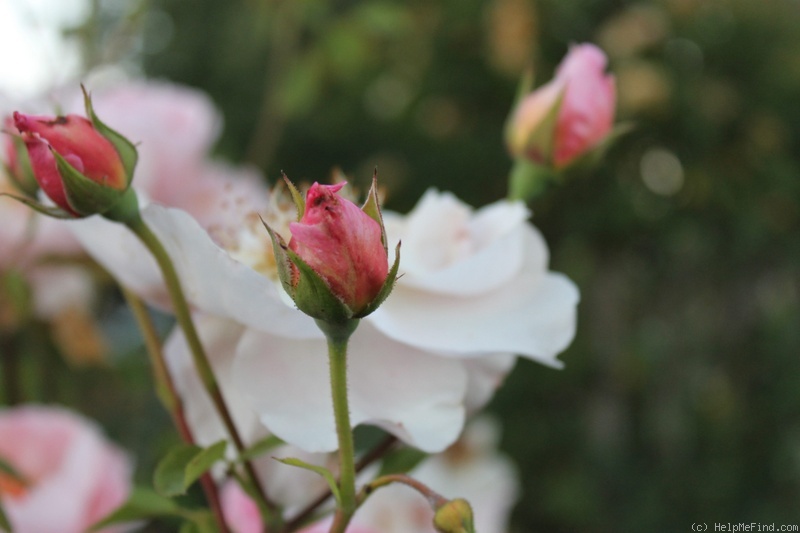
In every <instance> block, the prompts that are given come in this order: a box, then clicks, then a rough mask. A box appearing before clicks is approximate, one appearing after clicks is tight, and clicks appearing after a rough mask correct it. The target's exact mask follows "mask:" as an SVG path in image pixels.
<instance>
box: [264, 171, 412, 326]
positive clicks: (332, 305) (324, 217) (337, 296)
mask: <svg viewBox="0 0 800 533" xmlns="http://www.w3.org/2000/svg"><path fill="white" fill-rule="evenodd" d="M287 181H288V180H287ZM289 185H290V189H291V190H292V195H293V197H294V198H295V203H296V204H297V207H298V211H299V212H300V213H302V217H301V218H300V220H299V221H298V222H293V223H291V224H290V225H289V230H290V231H291V233H292V238H291V240H290V241H289V244H288V246H287V245H286V244H285V242H284V241H283V239H282V238H281V237H280V236H279V235H277V234H276V233H275V232H274V231H272V229H271V228H269V227H267V230H268V231H269V232H270V236H271V237H272V240H273V249H274V250H275V257H276V259H277V260H278V273H279V275H280V277H281V283H282V284H283V287H284V289H286V291H287V292H288V293H289V295H290V296H291V297H292V299H293V300H294V302H295V304H297V307H298V308H299V309H300V310H301V311H303V312H304V313H306V314H308V315H310V316H312V317H314V318H317V319H320V320H322V321H324V322H329V323H341V322H345V321H347V320H350V319H357V318H362V317H364V316H366V315H368V314H369V313H371V312H372V311H374V310H375V309H376V308H377V307H378V305H380V303H381V302H383V300H384V299H385V298H386V297H387V296H388V294H389V292H390V291H391V288H392V286H393V284H394V281H395V277H396V276H397V267H398V259H399V254H398V255H397V257H396V259H395V264H394V265H393V266H392V268H391V269H389V263H388V254H387V250H386V244H385V243H386V238H385V232H384V229H383V222H382V219H381V214H380V207H379V206H378V200H377V188H376V187H377V185H376V183H375V181H374V180H373V186H372V188H371V189H370V194H369V198H368V199H367V202H366V204H365V205H364V207H363V208H359V207H358V206H357V205H355V204H354V203H353V202H351V201H350V200H347V199H345V198H343V197H341V196H339V195H338V194H337V193H338V192H339V191H340V190H341V188H342V187H344V185H345V184H344V183H340V184H338V185H320V184H319V183H314V185H312V186H311V188H310V189H309V191H308V193H307V195H306V198H305V201H303V199H302V197H301V196H300V194H299V193H298V192H297V190H296V189H295V188H294V186H293V185H291V184H289Z"/></svg>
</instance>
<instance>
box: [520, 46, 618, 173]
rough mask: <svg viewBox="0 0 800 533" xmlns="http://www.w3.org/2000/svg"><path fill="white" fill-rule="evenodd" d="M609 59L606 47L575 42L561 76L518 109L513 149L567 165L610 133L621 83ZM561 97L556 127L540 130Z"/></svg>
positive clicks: (559, 165)
mask: <svg viewBox="0 0 800 533" xmlns="http://www.w3.org/2000/svg"><path fill="white" fill-rule="evenodd" d="M606 63H607V60H606V56H605V54H604V53H603V51H602V50H600V49H599V48H598V47H596V46H595V45H593V44H580V45H573V46H572V47H570V50H569V53H568V54H567V56H566V57H565V58H564V60H563V61H562V62H561V64H560V65H559V67H558V69H557V70H556V75H555V78H553V80H552V81H550V82H549V83H547V84H545V85H543V86H541V87H539V88H538V89H537V90H536V91H534V92H532V93H530V94H529V95H528V96H526V97H525V98H523V99H522V101H521V102H520V103H519V104H518V105H517V108H516V109H515V110H514V111H512V115H511V120H510V123H509V126H508V139H507V140H508V144H509V149H510V151H511V153H512V154H513V155H514V156H515V157H527V158H529V159H531V160H533V161H534V162H536V163H540V164H553V165H554V166H555V167H556V168H562V167H565V166H567V165H568V164H569V163H571V162H572V161H573V160H575V159H576V158H577V157H579V156H580V155H582V154H584V153H585V152H586V151H588V150H590V149H591V148H593V147H595V146H596V145H597V144H599V143H600V142H601V141H602V140H603V139H605V138H606V137H607V136H608V134H609V133H610V132H611V128H612V126H613V123H614V110H615V107H616V84H615V80H614V77H613V76H612V75H609V74H606V73H605V68H606ZM559 97H561V98H562V99H561V104H560V105H561V107H560V109H559V111H558V117H557V119H556V124H555V130H554V131H553V132H537V130H538V129H539V127H540V126H542V125H543V123H544V121H545V119H546V117H547V115H548V114H549V113H550V111H551V110H552V108H553V106H555V105H557V104H558V100H559ZM535 133H537V135H534V134H535ZM532 136H533V138H532ZM547 141H552V142H547ZM547 150H550V152H547Z"/></svg>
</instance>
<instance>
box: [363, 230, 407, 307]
mask: <svg viewBox="0 0 800 533" xmlns="http://www.w3.org/2000/svg"><path fill="white" fill-rule="evenodd" d="M400 244H401V243H399V242H398V243H397V246H396V247H395V249H394V264H393V265H392V268H390V269H389V273H388V274H387V275H386V280H385V281H384V282H383V286H381V290H380V291H378V294H377V295H376V296H375V298H373V299H372V301H371V302H370V303H368V304H367V306H366V307H365V308H364V309H363V310H362V311H361V312H360V313H358V315H356V316H355V318H364V317H365V316H367V315H368V314H370V313H372V312H373V311H375V310H376V309H377V308H378V307H379V306H380V305H381V304H382V303H383V302H384V300H386V298H388V297H389V294H391V292H392V289H394V282H395V281H396V280H397V271H398V269H399V268H400Z"/></svg>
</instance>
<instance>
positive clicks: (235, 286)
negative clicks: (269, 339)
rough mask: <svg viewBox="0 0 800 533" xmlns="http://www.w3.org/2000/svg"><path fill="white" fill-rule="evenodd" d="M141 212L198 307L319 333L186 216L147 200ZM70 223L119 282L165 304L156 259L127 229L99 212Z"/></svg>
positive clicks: (303, 333)
mask: <svg viewBox="0 0 800 533" xmlns="http://www.w3.org/2000/svg"><path fill="white" fill-rule="evenodd" d="M142 216H143V218H144V220H145V222H146V223H147V224H148V226H150V228H151V230H152V231H153V232H154V233H155V234H156V235H157V236H158V237H159V239H160V240H161V242H162V244H163V245H164V247H165V248H166V249H167V251H168V253H169V255H170V257H171V258H172V260H173V262H174V264H175V268H176V270H177V271H178V275H179V277H180V279H181V284H182V286H183V289H184V292H185V293H186V297H187V298H188V299H189V301H190V302H191V303H192V304H193V305H194V306H196V307H197V308H198V309H200V310H203V311H205V312H207V313H211V314H214V315H217V316H224V317H228V318H231V319H233V320H235V321H237V322H239V323H240V324H243V325H247V326H250V327H254V328H259V329H263V330H264V331H273V332H276V333H280V334H282V335H286V336H291V337H299V338H304V337H319V336H321V333H319V330H318V329H317V328H316V327H315V326H314V323H313V320H312V319H311V318H309V317H308V316H306V315H304V314H303V313H300V312H298V311H297V310H296V309H294V308H292V307H290V306H288V305H286V304H285V303H284V302H283V300H282V299H281V296H280V293H279V290H278V288H277V287H276V285H275V284H274V283H273V282H272V281H270V280H269V279H268V278H266V277H265V276H262V275H261V274H259V273H257V272H255V271H253V270H251V269H250V268H249V267H247V266H245V265H243V264H241V263H239V262H237V261H236V260H235V259H233V258H231V257H230V256H229V255H228V253H227V252H225V251H224V250H223V249H221V248H220V247H219V246H217V245H216V244H215V243H214V242H213V241H212V240H211V238H210V237H209V235H208V233H207V232H206V231H205V230H204V229H203V228H202V227H201V226H200V225H199V224H198V223H197V222H196V221H195V220H194V219H193V218H192V217H191V216H190V215H188V214H187V213H185V212H184V211H180V210H178V209H169V208H165V207H162V206H159V205H155V204H151V205H148V206H147V207H145V208H144V209H142ZM69 225H70V227H71V229H72V230H73V232H74V234H75V236H76V237H77V238H78V240H79V241H80V242H81V243H82V244H83V246H84V247H85V248H86V250H87V251H88V252H89V254H91V255H92V256H93V257H94V258H95V259H96V260H97V261H98V262H99V263H100V264H102V265H103V266H104V267H105V268H106V269H108V270H109V271H110V272H111V273H112V274H113V275H114V276H115V277H116V278H117V280H118V281H119V282H120V283H122V284H123V285H125V286H126V287H128V288H130V289H131V290H133V291H134V292H136V293H137V294H139V295H140V296H143V297H145V298H147V299H148V300H149V301H150V302H153V303H157V304H159V305H161V306H162V307H165V308H169V299H168V297H167V295H166V291H165V288H164V285H163V282H162V281H161V274H160V271H159V270H158V267H157V265H156V263H155V260H154V259H153V258H152V256H151V255H150V253H149V252H148V251H147V250H146V249H145V247H144V246H143V245H142V244H141V243H140V242H139V241H138V239H137V238H136V237H135V235H133V234H132V233H131V232H130V231H128V230H127V228H125V227H124V226H122V225H120V224H116V223H114V222H110V221H108V220H105V219H103V218H101V217H91V218H88V219H84V220H79V221H69ZM265 231H266V230H265Z"/></svg>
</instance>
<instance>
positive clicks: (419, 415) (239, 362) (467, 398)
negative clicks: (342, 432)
mask: <svg viewBox="0 0 800 533" xmlns="http://www.w3.org/2000/svg"><path fill="white" fill-rule="evenodd" d="M262 194H263V195H264V196H265V198H266V197H267V195H268V193H267V191H263V193H262ZM265 201H269V200H265ZM142 215H143V217H144V219H145V221H146V222H147V223H148V224H149V225H150V227H151V228H152V230H153V231H154V233H156V234H157V235H158V237H159V238H160V239H161V240H162V241H163V242H164V243H165V245H166V246H167V249H168V251H169V253H170V255H171V257H172V259H173V261H174V262H175V265H176V268H177V270H178V272H179V274H180V276H181V280H182V283H183V285H184V289H185V291H186V293H187V296H188V298H189V299H190V300H191V303H192V304H193V306H194V308H195V309H196V310H198V311H202V312H204V313H206V314H207V315H208V318H207V320H208V321H209V322H218V323H219V325H217V326H216V327H213V328H212V327H209V326H206V328H205V329H207V331H208V333H207V335H209V336H210V337H212V338H208V339H206V342H207V343H208V344H209V346H212V347H213V346H214V345H215V344H214V343H215V339H214V338H213V337H215V336H226V337H227V338H228V340H227V342H228V345H227V348H228V349H227V350H225V351H224V352H225V353H216V350H213V349H212V350H210V352H211V353H210V357H211V358H212V359H214V358H218V357H225V358H230V368H231V370H230V372H231V387H230V388H231V389H232V391H235V392H231V393H230V394H233V395H236V396H238V397H240V398H241V401H242V402H243V404H244V405H247V407H248V408H249V409H250V410H251V411H252V412H254V413H255V414H256V415H257V417H258V420H259V421H260V422H261V423H262V424H263V425H264V426H266V428H267V429H268V430H269V431H271V432H272V433H274V434H276V435H278V436H279V437H281V438H282V439H284V440H285V441H287V442H288V443H290V444H293V445H296V446H298V447H299V448H301V449H304V450H306V451H308V452H327V451H333V450H335V449H336V447H337V441H336V434H335V425H334V419H333V413H332V410H331V405H330V397H331V391H330V382H329V378H328V364H327V360H326V357H325V354H326V342H325V339H324V337H323V336H322V333H320V331H319V330H318V328H317V327H316V326H315V324H314V322H313V320H312V319H311V318H310V317H308V316H306V315H304V314H303V313H300V312H298V311H297V310H296V309H295V308H294V305H293V303H292V302H291V300H290V299H289V298H288V297H287V295H286V294H285V293H284V291H283V288H282V286H281V283H280V282H279V281H278V276H277V270H276V266H275V259H274V257H273V255H272V253H271V250H272V246H271V243H270V240H269V237H268V235H267V233H266V231H265V230H264V228H263V226H262V225H261V222H260V221H259V220H258V219H257V218H256V219H255V220H254V221H251V224H249V225H248V224H244V225H240V226H238V227H237V228H233V229H231V228H229V229H228V230H225V231H223V232H222V233H223V234H225V235H226V236H227V238H226V239H224V242H222V241H220V240H218V241H217V242H215V241H214V240H213V239H212V237H211V236H210V235H209V233H208V232H207V231H206V230H204V229H203V228H202V227H201V226H200V225H199V224H198V223H197V222H196V221H195V220H194V219H193V218H192V217H190V216H189V215H188V214H186V213H185V212H183V211H180V210H176V209H169V208H165V207H162V206H159V205H155V204H153V205H150V206H148V207H146V208H145V209H143V211H142ZM264 216H265V219H270V217H271V216H274V213H272V214H271V213H265V214H264ZM293 217H294V213H291V214H290V215H289V216H288V217H287V218H288V219H287V220H285V221H284V226H285V227H288V226H289V224H290V222H291V220H292V219H293ZM527 218H528V211H527V209H526V208H525V207H524V205H522V203H513V202H505V201H503V202H498V203H496V204H492V205H490V206H487V207H484V208H482V209H480V210H477V211H475V210H473V209H472V208H470V207H469V206H467V205H465V204H463V203H462V202H460V201H458V200H457V199H456V198H455V197H453V196H452V195H450V194H446V193H439V192H435V191H431V192H429V193H428V194H426V195H425V197H424V198H423V199H422V200H421V201H420V204H419V205H418V206H417V207H416V208H415V209H414V210H413V211H412V212H411V213H410V214H409V215H408V216H406V217H403V216H400V215H393V214H391V213H386V214H385V220H386V228H387V238H388V241H389V242H391V243H394V242H397V241H398V240H400V239H402V242H403V245H402V246H403V250H404V253H405V254H407V259H406V255H404V259H403V261H401V266H400V272H401V274H402V276H401V277H399V279H398V282H397V284H396V286H395V288H394V290H393V292H392V293H391V295H390V297H389V298H388V299H387V300H386V302H384V304H383V305H382V306H381V307H380V308H379V309H378V310H377V311H376V312H375V313H373V314H371V315H369V316H368V317H366V318H365V319H363V320H362V321H361V324H360V325H359V327H358V329H357V330H356V332H355V333H354V334H353V336H352V338H351V342H350V346H349V350H348V351H349V354H348V363H349V384H350V385H349V389H350V390H349V393H350V411H351V421H352V423H353V425H358V424H361V423H369V424H374V425H377V426H380V427H381V428H383V429H385V430H387V431H389V432H391V433H393V434H394V435H396V436H397V437H399V438H400V439H402V440H404V441H406V442H407V443H409V444H411V445H412V446H415V447H418V448H420V449H422V450H425V451H429V452H436V451H440V450H442V449H444V448H445V447H447V446H448V445H450V444H451V443H452V442H453V441H454V440H455V439H456V438H457V437H458V435H459V433H460V432H461V429H462V427H463V423H464V419H465V415H466V414H467V412H468V411H470V410H475V409H478V408H480V407H481V406H482V405H483V404H485V403H486V401H488V399H489V398H491V395H492V393H493V391H494V389H495V388H496V387H497V386H498V385H499V384H500V383H501V382H502V379H503V377H504V376H505V374H506V373H507V372H508V371H509V370H510V368H511V367H512V366H513V362H514V359H515V355H516V354H521V355H523V356H525V357H529V358H531V359H534V360H537V361H539V362H542V363H544V364H547V365H549V366H555V367H559V366H560V362H559V361H558V360H557V359H556V356H557V354H558V353H559V352H560V351H562V350H563V349H564V348H566V346H567V345H568V344H569V342H570V341H571V339H572V337H573V335H574V331H575V308H576V305H577V302H578V292H577V290H576V288H575V286H574V285H573V284H572V283H571V282H570V281H569V280H568V279H566V278H565V277H564V276H562V275H560V274H556V273H552V272H549V271H548V270H547V261H548V253H547V248H546V245H545V243H544V240H543V239H542V237H541V235H540V234H539V233H538V232H537V231H536V229H535V228H534V227H533V226H532V225H530V223H529V222H528V221H527ZM70 225H71V227H72V228H73V229H74V231H75V234H76V235H77V236H78V237H79V239H80V240H81V241H82V242H83V244H84V245H85V246H86V248H87V250H88V251H89V253H91V254H92V255H93V256H94V257H95V258H97V259H98V260H99V261H100V262H101V263H102V264H103V265H104V266H105V267H106V268H107V269H109V270H110V271H111V272H112V273H114V274H115V276H117V277H118V279H119V280H120V281H121V282H122V283H123V284H125V285H126V286H128V287H129V288H131V289H133V290H135V291H137V292H139V293H140V294H143V295H145V296H151V295H158V294H163V289H162V288H161V286H162V285H161V278H160V274H159V273H158V270H157V268H156V266H155V264H154V262H153V261H152V259H150V257H149V256H148V254H147V253H146V252H145V250H144V249H143V248H142V247H141V245H140V244H139V243H138V242H137V241H136V239H135V238H134V237H133V236H132V235H130V234H129V233H128V232H127V231H126V230H125V229H124V228H122V227H120V226H117V225H114V224H111V223H108V222H106V221H103V220H102V219H87V220H82V221H79V222H70ZM271 225H272V226H273V227H275V228H276V229H277V228H279V227H280V226H281V224H280V223H275V222H273V223H272V224H271ZM277 230H278V231H280V230H279V229H277ZM286 235H287V236H288V232H287V233H286ZM110 243H114V244H113V246H112V245H110ZM174 335H175V336H176V340H175V341H174V342H173V343H172V345H173V346H176V347H179V346H181V345H184V346H185V343H183V344H182V341H180V340H179V339H180V338H181V337H182V334H181V333H180V332H179V331H176V332H175V334H174ZM231 337H233V338H231ZM175 349H177V348H175ZM195 402H196V399H195V398H193V399H192V400H190V401H187V404H188V405H190V406H191V405H192V404H193V403H195Z"/></svg>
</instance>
